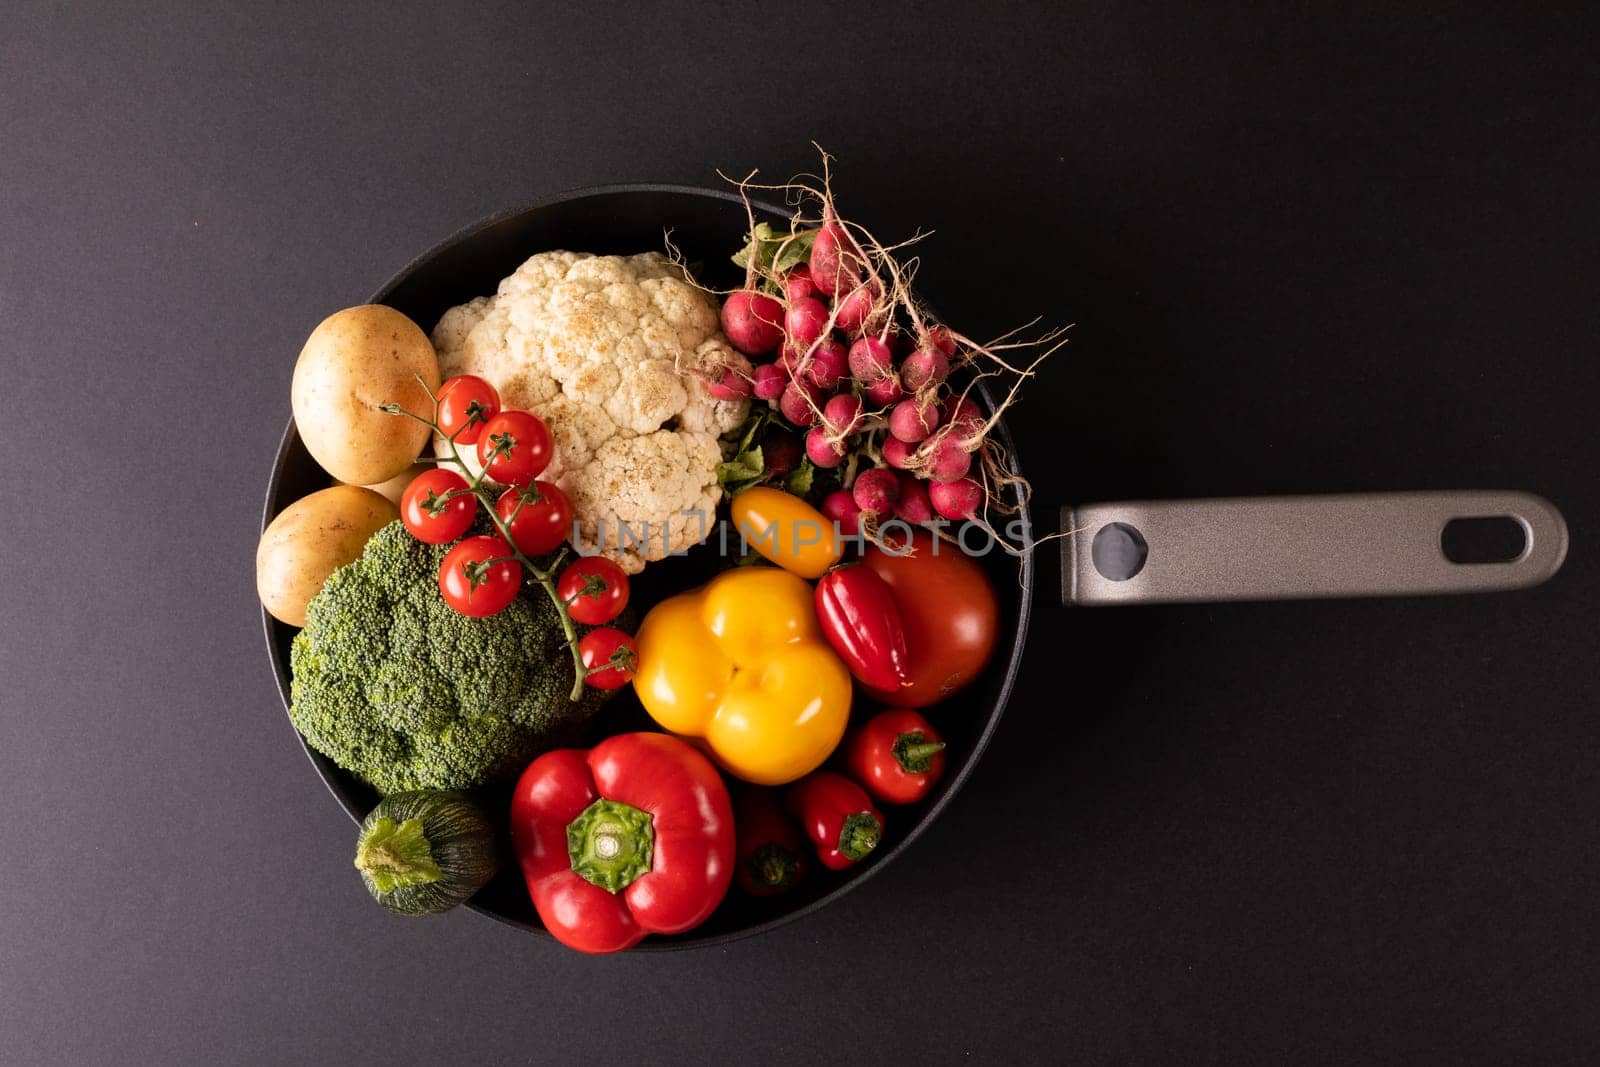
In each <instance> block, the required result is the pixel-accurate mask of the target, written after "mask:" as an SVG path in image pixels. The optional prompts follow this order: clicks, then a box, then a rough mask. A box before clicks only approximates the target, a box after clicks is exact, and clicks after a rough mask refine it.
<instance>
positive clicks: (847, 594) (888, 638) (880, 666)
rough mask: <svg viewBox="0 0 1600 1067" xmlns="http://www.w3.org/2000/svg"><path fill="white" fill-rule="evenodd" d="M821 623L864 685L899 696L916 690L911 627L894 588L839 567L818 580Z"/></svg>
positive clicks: (859, 570)
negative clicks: (907, 629) (908, 633)
mask: <svg viewBox="0 0 1600 1067" xmlns="http://www.w3.org/2000/svg"><path fill="white" fill-rule="evenodd" d="M816 605H817V622H818V623H820V624H821V626H822V633H823V636H825V637H826V638H827V639H828V644H830V645H832V646H833V650H834V651H835V652H837V653H838V654H839V658H840V659H842V660H844V663H845V666H847V667H849V668H850V673H851V674H853V675H855V676H856V678H857V680H859V681H860V682H861V683H862V684H863V685H867V686H871V687H872V688H873V689H880V690H887V691H889V692H894V691H896V690H898V689H899V688H900V687H901V686H904V685H910V684H911V676H910V675H909V674H908V673H907V669H908V668H907V663H908V661H909V656H907V654H906V632H905V626H904V625H903V624H902V622H901V619H900V607H899V605H897V604H896V603H895V599H894V593H893V592H892V591H891V590H890V589H889V583H888V582H886V581H884V580H883V579H882V578H881V577H879V576H878V575H877V574H876V573H875V572H873V571H871V570H869V569H868V568H866V567H862V566H859V565H851V566H845V567H838V568H835V569H834V570H831V571H829V572H828V573H827V574H824V575H823V576H822V577H821V578H819V579H818V580H817V591H816Z"/></svg>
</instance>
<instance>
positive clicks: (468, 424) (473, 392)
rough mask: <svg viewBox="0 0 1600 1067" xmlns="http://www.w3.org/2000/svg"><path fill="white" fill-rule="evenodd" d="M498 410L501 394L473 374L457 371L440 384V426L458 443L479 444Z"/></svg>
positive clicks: (446, 434) (447, 435)
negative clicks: (480, 437)
mask: <svg viewBox="0 0 1600 1067" xmlns="http://www.w3.org/2000/svg"><path fill="white" fill-rule="evenodd" d="M499 412H500V394H499V393H498V392H496V391H495V388H494V386H492V385H490V384H489V383H488V382H486V381H484V380H483V379H482V378H479V377H478V376H477V375H475V374H458V375H456V376H455V377H454V378H449V379H446V381H445V383H444V384H443V385H441V386H439V429H441V430H443V431H444V435H445V436H446V437H448V438H450V439H451V440H453V441H455V443H456V444H458V445H474V444H477V443H478V438H479V436H481V435H482V433H483V427H484V425H485V424H487V423H488V421H489V420H490V419H492V418H494V417H495V416H496V415H497V414H499Z"/></svg>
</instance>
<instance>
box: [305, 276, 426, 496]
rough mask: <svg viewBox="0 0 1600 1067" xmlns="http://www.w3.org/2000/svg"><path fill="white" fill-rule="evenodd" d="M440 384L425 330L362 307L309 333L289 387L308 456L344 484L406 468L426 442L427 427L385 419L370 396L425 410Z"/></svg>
mask: <svg viewBox="0 0 1600 1067" xmlns="http://www.w3.org/2000/svg"><path fill="white" fill-rule="evenodd" d="M438 388H439V359H438V357H437V356H436V355H435V354H434V349H433V345H432V344H430V343H429V342H428V335H427V334H425V333H423V332H422V330H421V328H420V327H418V326H417V324H416V323H414V322H412V321H411V320H410V319H408V318H406V317H405V315H403V314H401V313H400V312H398V311H396V310H395V309H394V308H391V307H384V306H383V305H381V304H363V305H362V306H360V307H353V308H345V309H344V310H343V311H336V312H334V313H333V314H332V315H329V316H328V317H327V318H325V319H323V320H322V322H320V323H319V324H318V325H317V328H316V329H315V330H312V331H311V336H310V337H308V338H306V343H305V347H304V348H302V349H301V350H300V358H299V359H298V360H297V361H296V362H295V365H294V381H293V383H292V384H291V385H290V389H289V392H290V399H291V402H292V403H293V405H294V424H295V430H296V432H298V433H299V435H300V440H301V442H302V443H304V444H305V446H306V451H308V452H310V453H311V458H312V459H314V460H316V461H317V463H318V464H320V465H321V467H322V469H323V470H325V471H327V472H328V473H329V474H331V475H333V476H334V477H335V478H337V479H339V481H341V482H344V483H346V484H348V485H371V484H374V483H377V482H383V481H387V480H388V479H390V478H393V477H394V476H395V475H397V474H399V473H400V472H401V471H403V470H405V469H406V468H407V467H410V466H411V464H412V461H414V460H415V459H416V458H417V456H418V455H419V454H420V453H421V452H422V449H423V446H425V445H426V444H427V443H428V432H427V430H425V429H423V428H422V426H420V425H418V424H417V423H414V422H398V421H396V420H394V419H389V418H385V417H384V414H383V412H382V411H381V410H379V409H378V408H377V407H375V406H374V405H373V402H372V401H373V398H375V397H377V398H382V399H385V400H394V401H397V402H399V403H401V404H405V405H407V406H408V407H410V408H411V409H412V410H414V411H422V410H424V409H425V408H426V407H427V405H428V404H429V403H430V398H431V396H432V395H433V392H434V390H436V389H438Z"/></svg>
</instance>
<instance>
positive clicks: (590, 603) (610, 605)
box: [556, 556, 628, 626]
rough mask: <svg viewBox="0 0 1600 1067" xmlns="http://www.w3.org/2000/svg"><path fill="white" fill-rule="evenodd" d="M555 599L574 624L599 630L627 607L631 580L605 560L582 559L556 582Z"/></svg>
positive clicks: (592, 557)
mask: <svg viewBox="0 0 1600 1067" xmlns="http://www.w3.org/2000/svg"><path fill="white" fill-rule="evenodd" d="M556 595H557V596H559V597H560V598H561V602H562V603H563V604H565V605H566V606H567V611H568V613H570V614H571V615H572V617H573V619H574V620H576V621H577V622H581V623H583V624H584V625H585V626H600V625H603V624H604V623H608V622H610V621H611V620H612V619H614V618H616V617H617V616H618V615H620V614H622V609H623V608H625V607H627V606H628V576H627V575H626V574H624V573H623V572H622V568H621V567H619V566H617V565H616V564H615V563H613V562H611V561H610V560H609V559H606V558H605V557H604V556H579V557H578V558H577V559H575V560H573V561H572V562H571V563H569V564H567V569H566V570H564V571H562V572H561V577H559V578H557V579H556Z"/></svg>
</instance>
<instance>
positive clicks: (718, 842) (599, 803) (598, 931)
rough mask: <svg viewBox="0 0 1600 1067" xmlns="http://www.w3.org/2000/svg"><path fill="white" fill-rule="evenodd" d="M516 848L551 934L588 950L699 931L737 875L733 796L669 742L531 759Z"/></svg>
mask: <svg viewBox="0 0 1600 1067" xmlns="http://www.w3.org/2000/svg"><path fill="white" fill-rule="evenodd" d="M511 841H512V844H513V845H514V846H515V848H516V853H517V859H518V861H519V862H520V863H521V865H522V876H523V878H525V879H526V880H527V883H528V895H529V897H531V898H532V900H533V906H534V908H535V910H537V911H538V913H539V918H540V920H541V921H542V922H543V923H544V925H545V928H546V929H547V930H549V931H550V933H551V934H553V935H554V936H555V938H556V940H558V941H560V942H561V943H562V944H564V945H568V946H570V947H572V948H575V949H578V950H579V951H581V952H616V951H619V950H621V949H625V948H630V947H632V946H633V945H635V944H638V942H639V940H640V938H642V937H644V935H645V934H676V933H682V932H683V931H684V930H689V929H693V928H694V927H696V926H698V925H700V923H702V922H704V921H705V919H706V918H707V917H708V916H709V915H710V914H711V913H712V911H714V910H715V909H716V907H717V905H718V904H720V903H721V902H722V898H723V897H724V896H725V895H726V894H727V892H728V883H729V881H730V879H731V878H732V877H733V846H734V833H733V807H732V804H731V802H730V801H729V799H728V789H727V787H726V786H725V785H723V784H722V778H721V777H720V776H719V775H718V774H717V771H716V768H715V767H713V766H712V765H711V761H710V760H708V759H706V758H705V757H704V756H702V755H701V754H700V753H699V752H696V751H695V750H694V749H693V748H691V747H690V746H689V745H687V744H685V743H684V742H682V741H680V740H678V739H677V738H675V737H670V736H668V735H666V734H648V733H636V734H618V735H617V736H615V737H611V738H608V739H606V740H605V741H602V742H600V744H598V745H596V746H595V747H594V748H592V749H590V750H588V751H587V752H585V751H583V750H581V749H575V748H567V749H558V750H557V751H555V752H547V753H545V754H544V755H543V756H540V757H539V758H538V759H536V760H534V761H533V762H532V763H530V764H529V765H528V769H527V770H525V771H523V772H522V777H521V778H520V779H518V780H517V786H516V790H515V791H514V792H513V793H512V796H511Z"/></svg>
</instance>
